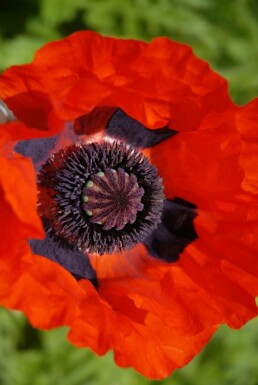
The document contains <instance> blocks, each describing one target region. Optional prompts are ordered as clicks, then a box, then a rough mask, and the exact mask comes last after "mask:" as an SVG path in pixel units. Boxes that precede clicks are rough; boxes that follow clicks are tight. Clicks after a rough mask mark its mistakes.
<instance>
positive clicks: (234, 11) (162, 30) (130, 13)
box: [0, 0, 258, 385]
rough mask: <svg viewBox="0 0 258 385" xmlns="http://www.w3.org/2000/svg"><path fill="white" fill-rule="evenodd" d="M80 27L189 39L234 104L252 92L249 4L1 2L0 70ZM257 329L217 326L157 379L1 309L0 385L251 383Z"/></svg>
mask: <svg viewBox="0 0 258 385" xmlns="http://www.w3.org/2000/svg"><path fill="white" fill-rule="evenodd" d="M80 29H92V30H95V31H98V32H101V33H103V34H106V35H111V36H118V37H126V38H128V37H131V38H137V39H142V40H150V39H151V38H153V37H155V36H160V35H163V36H169V37H171V38H172V39H174V40H178V41H181V42H184V43H188V44H190V45H191V46H192V47H193V48H194V51H195V52H196V54H197V55H198V56H199V57H202V58H203V59H205V60H207V61H208V62H209V63H210V65H211V66H212V67H213V68H214V69H216V70H217V71H218V72H219V73H220V74H222V75H223V76H224V77H226V78H227V79H228V80H229V85H230V93H231V96H232V98H233V99H234V100H235V101H236V102H237V103H238V104H245V103H247V102H248V101H250V100H251V99H252V98H254V97H255V96H256V95H258V64H257V63H258V44H257V43H258V41H257V37H258V1H257V0H1V2H0V52H1V54H0V71H2V70H4V69H5V68H6V67H8V66H9V65H12V64H20V63H25V62H28V61H30V60H31V59H32V57H33V54H34V52H35V50H36V49H37V48H39V47H40V46H41V45H42V44H44V43H46V42H47V41H50V40H53V39H58V38H61V37H62V36H66V35H68V34H69V33H71V32H73V31H76V30H80ZM257 326H258V321H257V320H254V321H252V322H250V323H249V324H247V325H246V326H244V327H243V328H242V329H241V330H240V331H235V330H229V329H228V328H226V327H222V328H221V329H220V330H219V332H218V333H217V334H216V335H215V336H214V337H213V339H212V340H211V341H210V343H209V344H208V346H207V347H206V348H205V349H204V350H203V351H202V353H201V354H200V355H199V356H197V357H196V358H195V359H194V360H193V361H192V362H191V363H190V364H188V365H187V366H186V367H185V368H183V369H180V370H177V371H175V372H174V374H173V375H172V376H171V377H170V378H168V379H166V380H163V381H161V382H157V381H148V380H147V379H145V378H143V377H142V376H140V375H138V374H137V373H135V372H134V371H133V370H131V369H119V368H117V367H116V366H115V364H114V363H113V359H112V354H108V355H106V356H105V357H102V358H99V357H96V356H94V355H93V354H92V353H91V352H90V351H89V350H87V349H76V348H74V347H73V346H71V345H70V344H69V343H68V342H67V341H66V337H65V336H66V333H67V330H65V329H57V330H53V331H51V332H47V333H44V332H40V331H37V330H34V329H32V328H31V327H30V326H29V324H28V323H27V321H26V319H25V318H24V317H23V315H22V314H20V313H18V312H8V311H6V310H4V309H0V385H54V384H61V385H148V384H157V383H161V384H163V385H258V327H257Z"/></svg>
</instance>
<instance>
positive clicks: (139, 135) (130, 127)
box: [106, 109, 177, 148]
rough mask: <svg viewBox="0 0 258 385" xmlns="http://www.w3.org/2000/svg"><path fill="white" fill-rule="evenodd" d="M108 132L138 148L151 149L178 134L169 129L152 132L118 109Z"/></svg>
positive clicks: (109, 124) (108, 125)
mask: <svg viewBox="0 0 258 385" xmlns="http://www.w3.org/2000/svg"><path fill="white" fill-rule="evenodd" d="M106 132H107V134H108V135H109V136H111V137H114V138H116V139H120V140H123V141H125V142H127V143H128V144H130V145H131V146H133V147H136V148H149V147H152V146H155V144H158V143H160V142H162V141H163V140H165V139H168V138H170V137H172V136H174V135H176V134H177V131H175V130H171V129H169V128H168V127H164V128H159V129H157V130H150V129H149V128H146V127H145V126H144V125H143V124H141V123H139V122H138V121H137V120H135V119H133V118H131V117H130V116H128V115H126V113H125V112H124V111H122V110H121V109H118V110H117V111H116V112H115V113H114V115H113V116H112V118H111V119H110V120H109V122H108V124H107V127H106Z"/></svg>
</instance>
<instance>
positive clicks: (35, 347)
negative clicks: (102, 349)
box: [0, 309, 258, 385]
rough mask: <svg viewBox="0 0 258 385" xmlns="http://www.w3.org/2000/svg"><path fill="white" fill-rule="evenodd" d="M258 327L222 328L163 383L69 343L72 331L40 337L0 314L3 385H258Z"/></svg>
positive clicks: (17, 318)
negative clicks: (201, 349)
mask: <svg viewBox="0 0 258 385" xmlns="http://www.w3.org/2000/svg"><path fill="white" fill-rule="evenodd" d="M257 326H258V321H257V320H254V321H252V322H250V323H249V324H248V325H246V326H245V327H243V328H242V330H241V331H235V330H230V329H228V328H226V327H222V328H221V329H220V330H219V332H218V333H217V334H216V335H215V336H214V337H213V339H212V340H211V341H210V343H209V344H208V346H207V347H206V348H205V349H204V350H203V351H202V353H201V354H199V355H198V356H197V357H195V359H194V360H193V361H192V362H191V363H190V364H188V365H187V366H186V367H185V368H183V369H179V370H176V371H175V372H174V374H173V375H172V376H171V377H170V378H168V379H165V380H163V381H161V382H159V381H149V380H147V379H145V378H143V377H142V376H140V375H139V374H137V373H136V372H134V371H133V370H132V369H120V368H118V367H116V366H115V364H114V362H113V358H112V355H111V353H109V354H107V355H106V356H104V357H96V356H95V355H94V354H93V353H91V352H90V351H89V350H88V349H78V348H75V347H73V346H72V345H71V344H69V343H68V342H67V341H66V337H65V336H66V333H67V330H66V329H65V328H59V329H55V330H52V331H49V332H40V331H38V330H35V329H33V328H32V327H31V326H30V325H29V324H28V323H27V321H26V320H25V317H24V316H23V315H22V314H21V313H19V312H11V311H7V310H4V309H0V341H1V344H0V384H1V385H52V384H62V385H151V384H152V385H154V384H161V383H162V384H163V385H182V384H183V385H207V384H209V385H218V384H223V385H257V379H258V366H257V362H258V351H257V344H258V328H257Z"/></svg>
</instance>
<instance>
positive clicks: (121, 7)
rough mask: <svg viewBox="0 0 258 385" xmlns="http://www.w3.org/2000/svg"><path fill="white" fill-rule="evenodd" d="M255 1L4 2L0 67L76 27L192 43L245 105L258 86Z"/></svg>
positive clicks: (23, 58) (29, 55)
mask: <svg viewBox="0 0 258 385" xmlns="http://www.w3.org/2000/svg"><path fill="white" fill-rule="evenodd" d="M257 4H258V3H257V1H256V0H227V1H225V0H123V1H121V0H95V1H92V0H12V1H11V2H10V1H9V0H2V5H1V14H0V49H1V52H2V55H1V63H0V68H1V69H4V68H6V67H7V66H9V65H11V64H18V63H22V62H26V61H30V60H31V59H32V57H33V53H34V52H35V50H36V49H37V48H39V47H40V46H41V45H42V44H43V43H45V42H47V41H50V40H53V39H58V38H61V37H62V36H65V35H67V34H69V33H71V32H73V31H76V30H79V29H92V30H95V31H99V32H101V33H103V34H106V35H111V36H119V37H125V38H136V39H143V40H150V39H152V38H153V37H155V36H160V35H164V36H169V37H171V38H172V39H174V40H178V41H181V42H185V43H187V44H190V45H191V46H192V47H193V48H194V50H195V52H196V54H197V55H198V56H200V57H202V58H204V59H206V60H208V61H209V63H210V64H211V65H212V67H213V68H215V69H216V70H217V71H219V72H220V73H221V74H222V75H224V76H225V77H226V78H227V79H228V80H229V83H230V91H231V94H232V97H233V98H234V99H235V100H236V101H237V102H238V103H245V102H247V101H249V100H250V99H252V98H253V97H255V96H256V94H257V89H258V75H257V68H256V67H257V61H258V44H257V35H258V5H257Z"/></svg>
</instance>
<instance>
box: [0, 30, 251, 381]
mask: <svg viewBox="0 0 258 385" xmlns="http://www.w3.org/2000/svg"><path fill="white" fill-rule="evenodd" d="M0 90H1V91H0V97H1V98H2V99H3V100H4V102H5V103H6V104H7V106H8V107H9V109H10V110H12V111H13V113H14V115H15V116H16V118H17V120H16V121H12V122H9V123H6V124H5V125H3V126H2V129H1V134H0V145H1V147H0V148H1V154H0V163H1V165H0V167H1V168H0V170H1V172H0V179H1V185H0V186H1V188H0V194H1V217H0V223H1V225H0V226H1V234H2V239H1V246H0V247H1V258H0V264H1V269H0V275H1V279H0V302H1V304H2V305H4V306H6V307H8V308H11V309H19V310H21V311H23V312H24V313H25V314H26V316H27V317H28V319H29V320H30V322H31V324H32V325H33V326H34V327H37V328H41V329H45V330H47V329H51V328H53V327H57V326H61V325H66V326H68V327H69V328H70V331H69V334H68V338H69V340H70V341H71V342H72V343H73V344H74V345H76V346H78V347H90V348H91V349H92V350H93V351H95V352H96V353H97V354H99V355H102V354H105V353H106V352H107V351H108V350H109V349H113V351H114V359H115V361H116V363H117V364H118V365H119V366H121V367H129V366H132V367H133V368H135V369H136V370H137V371H138V372H140V373H142V374H143V375H145V376H147V377H149V378H156V379H161V378H164V377H166V376H168V375H169V374H170V373H171V372H172V371H173V370H174V369H175V368H178V367H181V366H183V365H185V364H186V363H187V362H188V361H189V360H190V359H192V358H193V357H194V356H195V355H196V354H197V353H198V352H199V351H200V350H201V348H202V347H203V346H204V345H205V344H206V343H207V341H208V340H209V338H210V337H211V336H212V335H213V333H214V332H215V331H216V329H217V328H218V327H219V325H221V324H227V325H229V326H230V327H232V328H240V327H241V326H242V325H243V324H245V323H246V322H247V321H248V320H250V319H252V318H254V317H255V316H256V315H257V307H256V304H255V296H257V294H258V279H257V277H258V264H257V251H258V236H257V235H258V201H257V193H258V176H257V172H256V170H257V167H258V144H257V140H258V131H257V129H256V122H257V117H258V102H257V100H254V101H253V102H251V103H250V104H248V105H247V106H245V107H238V106H236V105H235V104H234V103H233V102H232V101H231V99H230V97H229V96H228V92H227V82H226V81H225V80H224V79H223V78H221V77H220V76H219V75H217V74H216V73H215V72H213V71H212V70H211V69H210V67H209V66H208V65H207V63H205V62H204V61H202V60H199V59H198V58H196V57H195V55H194V54H193V52H192V50H191V49H190V48H189V47H187V46H186V45H184V44H179V43H175V42H172V41H171V40H169V39H167V38H157V39H154V40H153V41H152V42H151V43H144V42H139V41H134V40H119V39H115V38H108V37H102V36H100V35H99V34H97V33H94V32H90V31H85V32H78V33H75V34H73V35H71V36H69V37H67V38H65V39H63V40H60V41H56V42H52V43H49V44H47V45H46V46H44V47H43V48H42V49H40V50H39V51H38V52H37V53H36V56H35V58H34V60H33V62H32V63H31V64H27V65H22V66H13V67H11V68H10V69H8V70H6V71H5V72H4V73H3V74H2V75H1V77H0Z"/></svg>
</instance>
